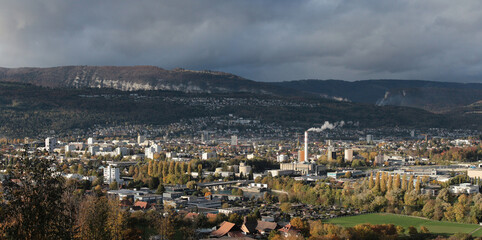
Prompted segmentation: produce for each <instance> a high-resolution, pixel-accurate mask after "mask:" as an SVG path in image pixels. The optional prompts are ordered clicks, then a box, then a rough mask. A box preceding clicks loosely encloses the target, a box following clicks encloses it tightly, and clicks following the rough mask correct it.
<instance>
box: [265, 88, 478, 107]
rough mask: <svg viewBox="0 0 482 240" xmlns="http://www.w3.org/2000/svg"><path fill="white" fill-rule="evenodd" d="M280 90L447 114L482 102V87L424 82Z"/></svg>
mask: <svg viewBox="0 0 482 240" xmlns="http://www.w3.org/2000/svg"><path fill="white" fill-rule="evenodd" d="M274 84H275V85H277V86H282V87H285V88H292V89H296V90H299V91H306V92H310V93H316V94H319V95H321V96H326V97H331V98H335V99H336V98H340V99H346V100H348V101H352V102H358V103H369V104H377V105H379V106H387V105H392V106H405V107H415V108H422V109H425V110H428V111H432V112H447V111H451V110H453V109H456V108H460V107H465V106H467V105H469V104H472V103H474V102H477V101H480V100H482V84H480V83H453V82H433V81H420V80H361V81H355V82H347V81H341V80H299V81H289V82H280V83H274Z"/></svg>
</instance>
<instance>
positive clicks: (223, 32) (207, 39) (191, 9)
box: [0, 0, 482, 82]
mask: <svg viewBox="0 0 482 240" xmlns="http://www.w3.org/2000/svg"><path fill="white" fill-rule="evenodd" d="M0 4H1V5H0V66H2V67H22V66H36V67H49V66H61V65H155V66H159V67H163V68H166V69H171V68H175V67H183V68H187V69H196V70H202V69H211V70H219V71H226V72H231V73H235V74H238V75H241V76H243V77H246V78H249V79H253V80H258V81H283V80H294V79H307V78H317V79H345V80H357V79H373V78H403V79H426V80H437V81H457V82H482V1H480V0H472V1H471V0H467V1H466V0H459V1H454V0H423V1H421V0H400V1H396V0H395V1H387V0H356V1H355V0H350V1H348V0H347V1H341V0H340V1H336V0H319V1H315V0H313V1H303V0H299V1H293V0H286V1H285V0H272V1H263V0H252V1H249V0H246V1H239V0H218V1H216V0H212V1H211V0H203V1H200V0H191V1H183V0H175V1H160V0H135V1H131V0H130V1H127V0H125V1H124V0H104V1H98V0H82V1H78V0H42V1H39V0H0Z"/></svg>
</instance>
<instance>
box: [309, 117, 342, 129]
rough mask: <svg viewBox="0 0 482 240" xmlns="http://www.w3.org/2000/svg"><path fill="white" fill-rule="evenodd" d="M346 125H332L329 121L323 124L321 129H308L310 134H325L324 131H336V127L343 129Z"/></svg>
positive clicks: (337, 123) (339, 123) (336, 123)
mask: <svg viewBox="0 0 482 240" xmlns="http://www.w3.org/2000/svg"><path fill="white" fill-rule="evenodd" d="M344 125H345V121H343V120H342V121H339V122H335V123H333V124H331V123H330V122H328V121H325V123H323V125H322V126H321V127H319V128H310V129H308V132H323V131H324V130H326V129H330V130H331V129H334V128H336V127H343V126H344Z"/></svg>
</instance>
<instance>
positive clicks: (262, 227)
mask: <svg viewBox="0 0 482 240" xmlns="http://www.w3.org/2000/svg"><path fill="white" fill-rule="evenodd" d="M277 226H278V224H277V223H275V222H265V221H259V220H258V225H257V226H256V230H258V232H259V233H261V234H263V235H264V234H269V233H270V232H271V231H273V230H275V229H276V227H277Z"/></svg>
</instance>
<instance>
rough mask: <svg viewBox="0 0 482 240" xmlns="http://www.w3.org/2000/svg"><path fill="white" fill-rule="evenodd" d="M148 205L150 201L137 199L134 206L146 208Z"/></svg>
mask: <svg viewBox="0 0 482 240" xmlns="http://www.w3.org/2000/svg"><path fill="white" fill-rule="evenodd" d="M147 205H148V203H147V202H144V201H137V202H136V203H134V206H136V207H140V208H144V209H145V208H147Z"/></svg>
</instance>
